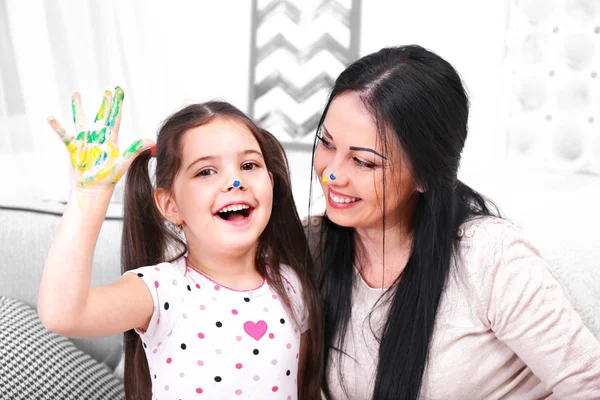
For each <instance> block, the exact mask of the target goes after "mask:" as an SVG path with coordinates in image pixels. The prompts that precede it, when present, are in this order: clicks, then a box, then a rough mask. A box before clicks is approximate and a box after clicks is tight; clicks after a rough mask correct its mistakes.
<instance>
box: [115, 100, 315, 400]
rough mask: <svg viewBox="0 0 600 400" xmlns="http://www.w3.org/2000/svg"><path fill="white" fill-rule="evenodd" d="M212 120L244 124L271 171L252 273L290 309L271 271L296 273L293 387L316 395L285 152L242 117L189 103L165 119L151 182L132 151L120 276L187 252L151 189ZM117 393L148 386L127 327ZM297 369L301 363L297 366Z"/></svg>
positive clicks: (130, 395)
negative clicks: (300, 335)
mask: <svg viewBox="0 0 600 400" xmlns="http://www.w3.org/2000/svg"><path fill="white" fill-rule="evenodd" d="M215 118H226V119H230V120H232V121H236V122H240V123H242V124H244V125H245V126H246V127H247V128H248V129H249V130H250V131H251V132H252V134H253V135H254V137H255V138H256V140H257V141H258V144H259V146H260V148H261V151H262V153H263V157H264V159H265V163H266V167H267V170H268V171H269V172H270V173H271V174H273V181H274V187H273V211H272V214H271V218H270V220H269V222H268V224H267V227H266V228H265V230H264V232H263V233H262V234H261V236H260V238H259V240H258V248H257V252H256V268H257V270H258V271H259V273H260V274H261V275H262V276H263V277H264V278H266V279H267V280H268V282H269V284H270V285H271V286H272V287H273V289H274V290H275V291H276V292H277V294H278V295H279V296H280V298H281V299H282V301H283V302H284V304H285V305H286V306H287V307H288V309H289V310H290V314H291V315H292V316H294V317H295V318H296V320H297V317H298V316H296V315H295V314H294V312H293V311H292V309H291V307H290V299H289V296H288V294H287V292H286V290H285V288H284V286H283V281H282V277H281V274H280V269H279V268H270V267H269V266H279V265H280V264H287V265H289V266H290V268H292V269H293V270H294V272H295V273H296V274H297V275H298V278H299V279H300V282H301V284H302V288H303V300H304V303H305V306H306V307H307V310H308V312H309V323H310V330H309V340H308V349H307V353H306V355H305V362H304V365H303V369H302V370H301V371H300V373H299V377H300V378H301V379H300V380H299V382H298V387H299V393H300V398H301V399H316V398H319V397H320V394H319V393H320V380H321V373H322V368H321V360H320V353H321V352H320V348H319V346H320V344H321V318H320V301H319V294H318V292H317V290H316V287H315V285H314V276H313V268H312V263H311V260H310V257H309V256H308V254H309V252H308V245H307V241H306V236H305V235H304V231H303V228H302V223H301V222H300V218H299V217H298V212H297V210H296V205H295V203H294V198H293V195H292V188H291V180H290V173H289V167H288V161H287V158H286V155H285V151H284V149H283V147H282V146H281V144H280V143H279V141H278V140H277V139H276V138H275V137H274V136H273V135H271V134H270V133H269V132H267V131H265V130H264V129H260V128H258V127H257V126H256V125H255V124H254V123H253V122H252V121H251V120H250V119H249V118H248V117H247V116H246V115H245V114H244V113H243V112H241V111H240V110H238V109H237V108H235V107H234V106H232V105H231V104H229V103H225V102H216V101H215V102H207V103H202V104H193V105H189V106H187V107H185V108H183V109H181V110H179V111H177V112H176V113H175V114H173V115H172V116H170V117H169V118H167V119H166V120H165V121H164V122H163V124H162V126H161V128H160V130H159V133H158V138H157V144H156V170H155V185H153V184H152V182H151V179H150V173H149V160H150V159H151V154H150V151H146V152H144V153H142V154H140V155H139V156H138V157H137V158H136V160H135V161H134V162H133V163H132V165H131V167H130V168H129V171H128V173H127V178H126V183H125V200H124V203H125V204H124V224H123V237H122V243H121V266H122V270H123V272H125V271H129V270H132V269H136V268H139V267H142V266H148V265H155V264H159V263H161V262H165V261H167V262H171V261H174V260H176V259H177V258H180V257H182V256H183V255H185V254H186V253H187V251H188V248H187V244H186V243H185V241H184V240H182V239H181V238H180V237H179V236H178V235H177V234H176V233H175V232H174V231H173V230H172V229H171V228H170V227H169V223H168V222H167V221H166V220H165V218H164V217H163V216H162V214H161V213H160V212H159V210H158V209H157V207H156V205H155V203H154V196H153V193H154V190H155V188H163V189H165V190H168V191H172V189H173V182H174V180H175V177H176V176H177V173H178V171H179V169H180V167H181V161H182V160H181V140H182V138H183V135H184V134H185V133H186V132H187V131H188V130H190V129H192V128H195V127H198V126H201V125H204V124H207V123H209V122H210V121H212V120H214V119H215ZM124 347H125V380H124V381H125V395H126V398H127V400H133V399H136V400H137V399H150V398H151V396H152V383H151V379H150V372H149V368H148V362H147V360H146V355H145V353H144V349H143V348H142V341H141V339H140V337H139V335H138V334H137V333H136V332H135V331H134V330H130V331H127V332H125V335H124ZM301 367H302V366H301Z"/></svg>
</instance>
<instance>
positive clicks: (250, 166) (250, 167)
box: [242, 162, 258, 171]
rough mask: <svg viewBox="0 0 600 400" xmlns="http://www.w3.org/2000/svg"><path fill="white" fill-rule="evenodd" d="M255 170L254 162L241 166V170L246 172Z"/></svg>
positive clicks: (256, 165)
mask: <svg viewBox="0 0 600 400" xmlns="http://www.w3.org/2000/svg"><path fill="white" fill-rule="evenodd" d="M255 168H258V164H257V163H255V162H247V163H243V164H242V170H244V171H248V170H251V169H255Z"/></svg>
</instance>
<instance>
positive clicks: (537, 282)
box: [480, 224, 600, 399]
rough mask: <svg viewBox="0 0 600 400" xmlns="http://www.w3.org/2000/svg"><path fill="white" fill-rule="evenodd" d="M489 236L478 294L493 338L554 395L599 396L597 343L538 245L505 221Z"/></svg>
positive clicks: (564, 396)
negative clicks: (553, 274)
mask: <svg viewBox="0 0 600 400" xmlns="http://www.w3.org/2000/svg"><path fill="white" fill-rule="evenodd" d="M488 233H490V232H488ZM487 239H488V240H486V241H487V246H486V247H487V249H485V250H483V251H484V253H485V256H484V259H486V260H487V263H484V265H486V267H485V268H484V269H482V274H483V275H482V279H483V285H481V286H480V288H481V292H480V295H481V297H480V298H481V301H482V302H483V305H484V308H485V313H486V316H487V319H488V320H489V323H490V327H491V329H492V330H493V331H494V332H495V335H496V337H497V338H498V339H499V340H500V341H502V342H504V343H505V344H506V345H507V346H509V347H510V348H511V349H512V350H513V351H514V352H515V353H516V354H517V355H518V356H519V357H520V358H521V359H522V360H523V361H524V362H525V363H526V364H527V366H529V368H531V370H532V371H533V373H534V374H535V375H536V376H538V378H540V380H541V381H542V382H543V383H544V384H545V386H546V387H547V389H548V390H550V391H552V392H553V393H554V395H555V396H557V397H558V398H565V399H572V398H577V399H600V342H598V340H597V339H596V337H595V336H594V335H593V334H592V333H591V332H590V330H589V329H588V328H586V327H585V325H584V324H583V322H582V320H581V317H580V316H579V315H578V314H577V313H576V312H575V310H574V309H573V307H572V306H571V304H570V303H569V301H568V300H567V298H566V297H565V295H564V293H563V291H562V289H561V287H560V285H559V284H558V282H557V281H556V280H555V279H554V278H553V276H552V275H551V274H550V271H549V268H548V265H547V264H546V263H545V262H544V260H543V259H542V258H541V257H540V254H539V252H538V251H537V249H536V248H535V247H534V246H533V245H532V244H531V243H530V242H529V241H527V240H526V239H525V238H524V237H523V235H522V233H521V232H520V230H518V229H517V228H516V227H514V226H511V225H508V224H506V225H497V226H496V227H493V229H492V232H491V234H489V235H488V238H487Z"/></svg>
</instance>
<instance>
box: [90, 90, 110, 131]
mask: <svg viewBox="0 0 600 400" xmlns="http://www.w3.org/2000/svg"><path fill="white" fill-rule="evenodd" d="M111 104H112V93H111V92H110V90H105V91H104V95H103V96H102V104H100V108H99V109H98V113H97V114H96V118H95V120H94V124H97V126H104V125H105V122H106V119H107V117H108V113H109V111H110V106H111Z"/></svg>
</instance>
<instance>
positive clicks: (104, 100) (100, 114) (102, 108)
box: [94, 95, 108, 122]
mask: <svg viewBox="0 0 600 400" xmlns="http://www.w3.org/2000/svg"><path fill="white" fill-rule="evenodd" d="M107 106H108V97H106V95H105V96H104V98H102V104H101V105H100V109H99V110H98V114H96V119H95V120H94V122H97V121H98V120H99V119H103V118H104V113H105V112H106V107H107Z"/></svg>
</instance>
